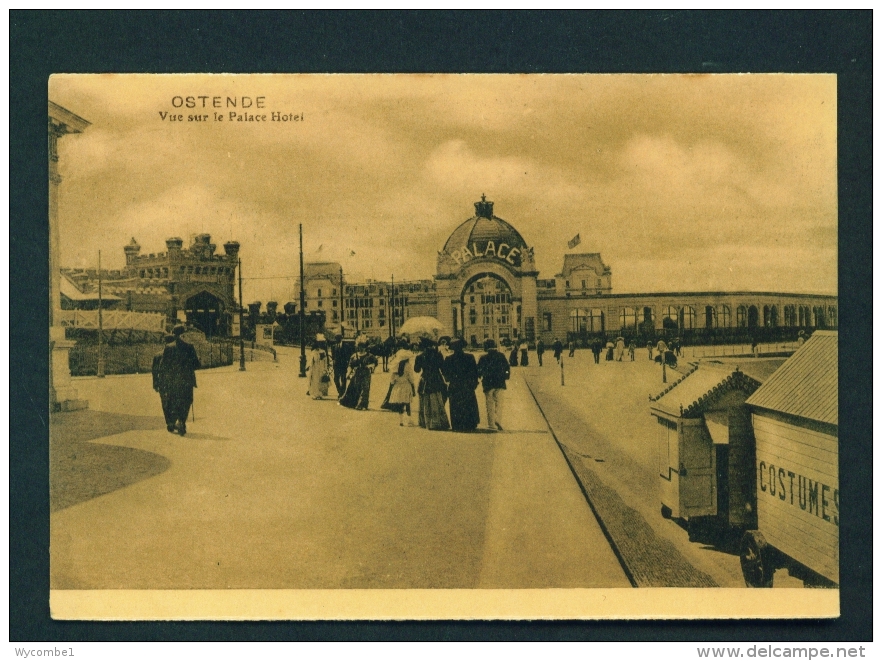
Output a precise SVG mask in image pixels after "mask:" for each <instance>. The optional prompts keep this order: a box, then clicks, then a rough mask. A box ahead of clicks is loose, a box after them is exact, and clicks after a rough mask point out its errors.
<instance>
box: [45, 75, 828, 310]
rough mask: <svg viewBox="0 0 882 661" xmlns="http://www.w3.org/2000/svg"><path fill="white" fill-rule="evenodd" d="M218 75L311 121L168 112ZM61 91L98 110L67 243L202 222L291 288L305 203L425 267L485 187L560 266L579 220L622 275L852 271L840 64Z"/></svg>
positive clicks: (78, 163)
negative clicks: (248, 121)
mask: <svg viewBox="0 0 882 661" xmlns="http://www.w3.org/2000/svg"><path fill="white" fill-rule="evenodd" d="M215 93H217V94H222V95H227V94H230V95H234V96H235V95H238V96H241V95H252V96H256V95H257V94H263V95H265V97H266V99H267V104H268V106H269V107H268V111H273V110H278V111H285V112H296V113H303V115H304V118H305V121H303V122H302V123H297V124H288V125H285V126H282V125H273V124H272V123H270V122H268V123H266V124H254V125H245V124H230V123H209V124H200V125H194V124H190V125H188V124H187V123H186V122H184V123H182V124H176V125H171V124H168V123H164V122H163V121H161V120H160V119H159V116H158V111H159V110H162V109H166V108H168V107H170V99H171V98H172V96H173V95H175V94H215ZM50 96H51V98H52V99H53V101H56V102H57V103H60V104H61V105H62V106H65V107H67V108H68V109H70V110H71V111H73V112H76V113H77V114H80V115H81V116H83V117H85V118H86V119H88V120H89V121H90V122H92V125H91V126H90V127H89V128H88V129H87V130H86V131H85V132H84V133H83V134H81V135H71V136H66V137H64V138H63V139H62V140H61V162H60V163H59V166H60V168H61V174H62V176H63V178H64V183H63V184H62V187H61V194H60V199H59V203H60V212H59V213H60V219H61V220H60V229H61V233H62V236H61V244H62V262H63V263H65V264H66V265H71V266H73V265H78V264H81V263H88V264H92V263H93V262H94V258H95V255H94V253H95V252H96V251H97V250H98V249H101V250H102V254H103V256H104V258H105V260H111V261H112V260H113V259H116V260H119V263H121V262H122V259H123V253H122V246H123V245H124V244H125V243H126V242H127V241H128V240H129V238H130V237H131V236H132V235H135V236H136V238H137V239H138V240H139V241H140V242H141V245H142V246H143V247H144V250H145V251H146V252H159V251H162V250H164V249H165V244H164V241H165V239H166V238H167V237H168V236H173V235H178V236H183V237H184V238H185V239H187V238H188V237H187V235H188V234H189V233H193V232H202V231H204V232H208V233H210V234H212V235H213V236H215V238H217V239H218V240H220V239H221V237H222V238H223V239H224V240H225V239H226V238H229V237H230V236H232V238H235V239H237V240H239V241H240V242H241V243H242V255H243V261H244V263H245V265H246V269H245V272H246V276H247V277H249V278H252V277H260V278H267V280H251V281H250V282H248V283H246V289H247V290H248V291H253V298H260V299H261V300H266V299H267V297H268V296H270V295H274V296H275V297H277V298H281V297H282V294H281V293H280V290H281V289H284V288H285V287H288V289H290V281H289V280H288V278H290V276H291V275H292V274H293V273H296V270H297V269H296V261H297V260H296V257H297V248H298V245H297V242H298V238H297V228H298V225H299V224H301V223H302V224H303V227H304V242H305V248H306V252H307V255H310V254H312V253H313V252H314V251H315V249H316V248H317V247H318V245H319V244H322V245H324V248H323V251H322V253H321V259H325V260H339V261H342V262H343V263H344V267H345V269H346V271H347V273H351V274H352V275H353V276H363V277H369V276H371V275H374V276H375V277H378V278H379V277H384V278H385V277H388V275H389V274H391V273H395V275H396V279H398V278H399V277H400V278H402V279H404V278H409V279H416V278H429V277H431V276H432V274H433V273H434V270H435V260H436V253H437V250H439V249H440V248H441V247H442V246H443V244H444V241H445V240H446V238H447V237H448V236H449V234H450V233H451V232H452V231H453V230H454V229H455V228H456V227H457V226H458V225H459V224H460V223H461V222H463V221H464V220H466V219H467V218H468V217H470V216H471V215H472V214H473V213H474V209H473V207H472V203H473V202H475V201H476V200H478V199H479V197H480V195H481V194H482V193H486V194H487V196H488V199H491V200H493V201H494V202H495V204H496V206H495V212H496V214H497V215H499V216H501V217H502V218H505V219H506V220H508V221H509V222H511V223H513V224H514V225H515V227H516V228H517V229H518V230H519V231H520V232H521V234H522V235H523V236H524V238H525V239H526V240H527V242H528V243H530V244H531V245H532V246H533V247H534V248H535V254H536V259H537V265H538V267H539V269H540V271H541V275H542V277H552V276H553V274H554V273H555V272H557V270H558V269H559V268H560V265H561V261H562V253H563V252H565V250H566V241H567V240H568V239H570V238H571V237H572V236H573V235H574V234H576V233H577V232H579V233H580V234H581V236H582V245H581V246H580V249H583V250H585V251H586V252H602V253H603V257H604V260H605V261H606V262H607V263H609V264H610V265H611V267H612V269H613V274H614V283H615V286H616V288H617V289H618V288H619V287H627V288H628V289H630V290H631V291H639V290H641V289H649V288H652V289H656V290H658V289H675V288H681V287H684V286H689V287H693V288H694V287H695V286H698V285H699V284H701V287H702V288H704V287H705V285H708V286H710V284H708V283H713V286H714V287H715V286H720V287H724V288H728V287H729V286H737V287H747V286H748V285H749V284H750V283H751V282H753V283H755V284H756V286H760V284H762V287H763V288H769V287H768V283H772V284H773V285H774V286H773V287H771V288H784V289H794V290H803V289H804V288H805V287H806V286H807V283H810V284H811V285H812V286H813V287H814V286H817V287H818V288H823V289H825V290H827V291H829V290H830V289H831V287H835V282H836V254H835V245H836V229H837V209H836V203H837V196H836V85H835V77H831V76H674V75H672V76H572V75H566V76H548V75H525V76H511V75H507V76H471V75H442V76H395V75H375V76H325V75H319V76H304V75H290V76H287V75H286V76H242V77H235V76H225V75H218V76H120V75H107V76H54V77H53V78H52V79H51V80H50ZM351 250H354V251H355V252H356V255H355V256H354V257H350V256H349V252H350V251H351ZM809 256H811V257H812V258H811V259H809ZM794 264H798V268H794V267H793V265H794ZM723 267H725V268H723ZM730 267H731V270H730ZM271 278H278V280H271ZM641 278H642V280H641ZM285 283H288V284H285ZM726 283H730V284H728V285H727V284H726ZM285 291H288V290H285ZM251 297H252V294H250V293H246V298H251Z"/></svg>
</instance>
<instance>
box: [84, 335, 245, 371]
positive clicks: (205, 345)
mask: <svg viewBox="0 0 882 661" xmlns="http://www.w3.org/2000/svg"><path fill="white" fill-rule="evenodd" d="M192 344H193V347H194V348H195V349H196V355H197V356H198V357H199V362H200V363H201V364H202V367H203V369H207V368H210V367H220V366H223V365H232V363H233V345H232V344H231V343H230V342H229V341H228V340H208V341H202V342H192ZM164 346H165V345H164V344H162V343H158V342H134V343H130V344H105V345H103V346H102V352H103V355H104V373H105V374H145V373H149V372H150V371H151V369H152V368H153V357H154V356H155V355H156V354H158V353H162V350H163V348H164ZM236 355H237V356H238V351H237V353H236ZM68 364H69V366H70V373H71V375H72V376H95V375H96V374H97V373H98V345H97V344H85V343H78V344H77V345H76V346H74V347H73V348H72V349H71V350H70V357H69V363H68Z"/></svg>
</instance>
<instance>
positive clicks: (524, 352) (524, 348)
mask: <svg viewBox="0 0 882 661" xmlns="http://www.w3.org/2000/svg"><path fill="white" fill-rule="evenodd" d="M529 348H530V347H529V345H528V344H527V341H526V340H521V367H526V366H527V365H529V364H530V354H529V353H528V349H529ZM451 415H453V414H451Z"/></svg>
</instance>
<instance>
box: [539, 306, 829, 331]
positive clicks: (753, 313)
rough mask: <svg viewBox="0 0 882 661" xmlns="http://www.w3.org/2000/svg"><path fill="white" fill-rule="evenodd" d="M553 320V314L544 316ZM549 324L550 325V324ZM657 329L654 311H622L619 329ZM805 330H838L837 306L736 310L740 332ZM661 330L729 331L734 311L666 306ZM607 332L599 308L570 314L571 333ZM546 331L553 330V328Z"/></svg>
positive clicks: (632, 309) (649, 309) (766, 307)
mask: <svg viewBox="0 0 882 661" xmlns="http://www.w3.org/2000/svg"><path fill="white" fill-rule="evenodd" d="M545 316H546V317H547V318H549V319H550V313H546V315H545ZM548 324H550V321H549V322H548ZM643 324H646V325H647V326H649V327H650V328H655V326H656V313H655V309H654V308H652V307H649V306H646V307H643V308H632V307H624V308H620V309H619V328H620V329H622V330H634V329H636V328H637V326H638V325H643ZM782 325H783V326H804V327H813V328H827V327H836V326H838V318H837V310H836V307H835V306H828V307H824V306H808V305H785V306H783V310H782V311H781V313H780V314H779V311H778V306H777V305H764V306H763V307H762V308H759V307H757V306H755V305H750V306H746V305H739V306H738V307H737V308H736V310H735V326H736V327H737V328H756V327H759V326H763V327H775V326H782ZM662 327H663V328H672V329H673V328H679V329H684V330H691V329H694V328H730V327H732V310H731V308H730V307H729V306H728V305H720V306H713V305H707V306H705V307H704V310H701V311H700V312H698V311H696V309H695V308H694V307H692V306H691V305H684V306H682V307H679V306H673V305H670V306H667V307H665V308H663V309H662ZM604 328H605V313H604V311H603V310H601V309H599V308H592V309H583V308H578V309H575V310H571V311H570V330H572V331H573V332H577V333H580V332H599V331H602V330H604ZM546 330H551V329H550V326H549V327H548V328H547V329H546Z"/></svg>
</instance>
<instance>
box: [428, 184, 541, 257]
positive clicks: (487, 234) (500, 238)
mask: <svg viewBox="0 0 882 661" xmlns="http://www.w3.org/2000/svg"><path fill="white" fill-rule="evenodd" d="M475 212H476V213H475V215H474V216H472V217H471V218H469V219H468V220H467V221H465V222H464V223H463V224H462V225H460V226H459V227H457V228H456V229H455V230H453V234H451V235H450V238H449V239H447V243H445V244H444V251H445V252H451V251H453V250H459V249H461V248H463V247H471V245H472V244H473V243H478V244H479V245H482V246H483V245H486V243H487V242H488V241H493V242H494V243H495V244H496V246H497V247H498V246H499V245H500V244H502V243H505V244H507V245H508V246H509V247H511V248H521V249H525V248H526V247H527V243H526V242H525V241H524V238H523V237H522V236H521V234H520V232H518V231H517V230H516V229H515V228H514V227H512V226H511V225H510V224H509V223H507V222H506V221H504V220H503V219H502V218H499V217H498V216H494V215H493V202H489V201H487V199H486V198H485V196H483V195H482V196H481V201H480V202H475Z"/></svg>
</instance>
